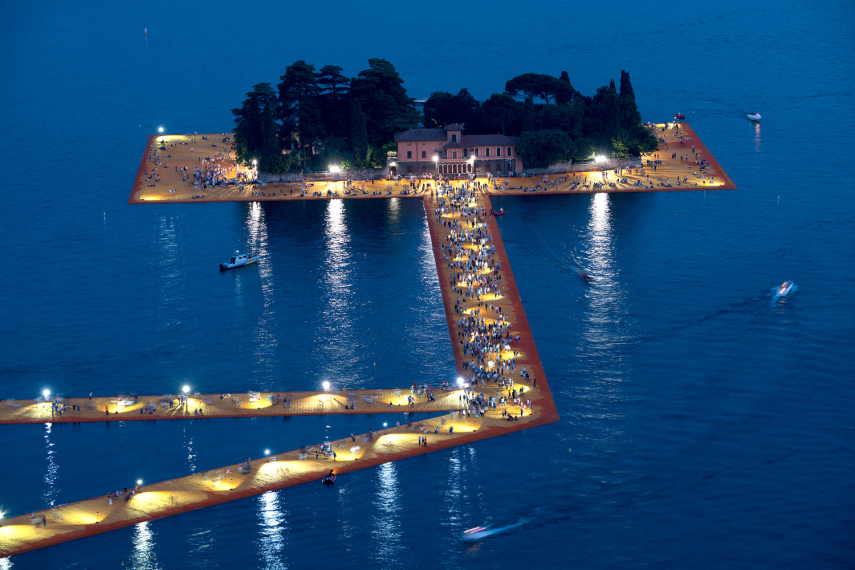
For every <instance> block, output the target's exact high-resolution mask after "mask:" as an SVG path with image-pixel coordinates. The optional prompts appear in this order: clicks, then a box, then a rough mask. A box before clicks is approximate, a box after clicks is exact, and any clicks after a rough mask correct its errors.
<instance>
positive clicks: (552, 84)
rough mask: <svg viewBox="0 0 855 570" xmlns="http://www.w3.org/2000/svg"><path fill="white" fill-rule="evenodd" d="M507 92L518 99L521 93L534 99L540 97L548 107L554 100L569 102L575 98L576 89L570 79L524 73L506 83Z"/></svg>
mask: <svg viewBox="0 0 855 570" xmlns="http://www.w3.org/2000/svg"><path fill="white" fill-rule="evenodd" d="M505 91H507V92H508V93H510V94H511V95H513V96H514V97H516V96H517V95H519V94H520V93H523V94H525V95H526V96H527V97H530V98H531V99H534V98H535V97H539V98H541V99H543V100H544V101H545V102H546V104H547V105H548V104H549V103H550V102H551V101H552V100H553V99H555V100H556V103H557V102H558V100H559V99H560V100H561V101H564V102H567V101H570V99H571V98H572V97H573V93H575V91H576V90H575V89H573V86H572V85H570V78H569V77H567V80H566V81H562V80H560V79H557V78H555V77H552V76H551V75H545V74H542V73H524V74H522V75H518V76H516V77H514V78H513V79H510V80H509V81H508V82H507V83H505Z"/></svg>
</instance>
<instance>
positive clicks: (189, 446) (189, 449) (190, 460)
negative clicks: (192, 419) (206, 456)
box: [181, 426, 196, 473]
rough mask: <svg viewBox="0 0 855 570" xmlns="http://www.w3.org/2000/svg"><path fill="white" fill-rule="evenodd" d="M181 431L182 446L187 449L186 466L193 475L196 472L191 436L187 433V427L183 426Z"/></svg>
mask: <svg viewBox="0 0 855 570" xmlns="http://www.w3.org/2000/svg"><path fill="white" fill-rule="evenodd" d="M191 427H192V426H191ZM181 431H182V433H183V434H184V446H185V447H186V448H187V464H188V465H189V466H190V472H191V473H194V472H195V471H196V453H195V452H194V451H193V436H192V435H191V434H190V433H188V427H187V426H184V429H182V430H181Z"/></svg>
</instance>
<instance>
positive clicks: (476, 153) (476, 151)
mask: <svg viewBox="0 0 855 570" xmlns="http://www.w3.org/2000/svg"><path fill="white" fill-rule="evenodd" d="M475 156H478V147H475Z"/></svg>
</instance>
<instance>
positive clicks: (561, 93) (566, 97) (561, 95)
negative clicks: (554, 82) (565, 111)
mask: <svg viewBox="0 0 855 570" xmlns="http://www.w3.org/2000/svg"><path fill="white" fill-rule="evenodd" d="M558 81H560V82H562V83H565V84H566V85H565V86H563V89H561V88H560V87H561V86H559V90H558V92H557V93H556V94H555V103H556V104H557V105H566V104H567V103H569V102H570V101H571V100H572V99H573V95H574V94H575V93H576V90H575V89H573V86H572V85H570V76H569V75H567V72H566V71H562V72H561V77H559V78H558Z"/></svg>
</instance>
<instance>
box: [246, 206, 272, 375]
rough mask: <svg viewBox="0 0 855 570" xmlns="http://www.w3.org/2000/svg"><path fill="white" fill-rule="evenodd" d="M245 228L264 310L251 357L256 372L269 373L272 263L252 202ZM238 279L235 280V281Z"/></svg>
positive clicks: (259, 211)
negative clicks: (253, 357)
mask: <svg viewBox="0 0 855 570" xmlns="http://www.w3.org/2000/svg"><path fill="white" fill-rule="evenodd" d="M246 227H247V231H248V233H249V238H248V241H249V243H248V246H249V251H250V252H251V254H252V256H253V257H255V258H256V259H257V262H258V273H259V276H260V277H261V295H262V299H263V306H264V309H263V310H262V312H261V315H259V317H258V323H257V325H256V328H255V356H256V363H257V366H258V370H266V371H267V373H268V374H273V373H274V370H273V367H274V366H275V361H276V359H275V358H274V356H275V352H276V347H277V344H278V342H277V338H276V324H275V322H274V321H275V319H276V300H275V296H274V295H275V287H274V282H273V263H272V262H271V260H270V252H269V243H268V236H267V220H266V217H265V212H264V208H262V206H261V204H260V203H258V202H253V203H252V204H251V205H250V208H249V211H248V212H247V219H246ZM238 281H240V280H236V282H238ZM236 286H237V285H236Z"/></svg>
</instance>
